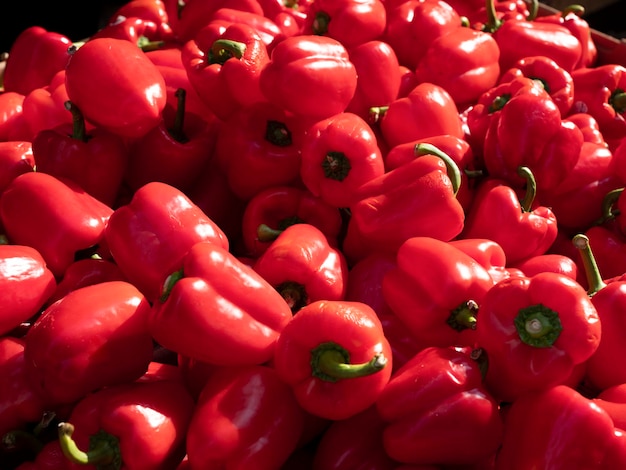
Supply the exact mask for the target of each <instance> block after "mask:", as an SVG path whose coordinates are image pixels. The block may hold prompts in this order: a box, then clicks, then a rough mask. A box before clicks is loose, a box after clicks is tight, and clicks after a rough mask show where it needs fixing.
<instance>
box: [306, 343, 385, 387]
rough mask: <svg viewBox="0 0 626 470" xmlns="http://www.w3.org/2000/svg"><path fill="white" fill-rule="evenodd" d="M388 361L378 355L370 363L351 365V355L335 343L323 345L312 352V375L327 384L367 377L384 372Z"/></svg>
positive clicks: (381, 355)
mask: <svg viewBox="0 0 626 470" xmlns="http://www.w3.org/2000/svg"><path fill="white" fill-rule="evenodd" d="M387 363H388V361H387V358H386V357H385V356H384V355H383V354H376V355H375V356H374V357H373V358H372V359H370V360H369V361H368V362H364V363H360V364H350V354H349V353H348V351H347V350H346V349H345V348H343V347H342V346H340V345H338V344H337V343H334V342H332V341H331V342H328V343H322V344H320V345H318V346H317V347H316V348H314V349H313V350H312V351H311V373H312V374H313V376H314V377H317V378H319V379H321V380H325V381H327V382H337V381H339V380H344V379H355V378H358V377H365V376H368V375H371V374H375V373H376V372H378V371H380V370H382V369H383V368H384V367H385V366H386V365H387Z"/></svg>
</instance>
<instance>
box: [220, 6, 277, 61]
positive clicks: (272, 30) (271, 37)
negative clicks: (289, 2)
mask: <svg viewBox="0 0 626 470" xmlns="http://www.w3.org/2000/svg"><path fill="white" fill-rule="evenodd" d="M209 24H210V25H211V26H213V27H218V28H220V29H226V28H228V27H229V26H230V25H233V24H244V25H248V26H251V27H252V29H253V30H254V31H256V33H257V34H258V35H259V37H260V38H261V41H262V42H263V44H265V47H266V48H267V51H268V53H270V54H271V52H272V50H273V49H274V47H275V46H276V44H278V43H279V42H280V41H282V40H283V39H285V37H286V36H285V34H284V33H283V30H282V29H281V28H280V27H279V26H278V25H277V24H276V23H275V22H274V21H273V20H272V19H270V18H268V17H267V16H264V15H262V14H259V13H253V12H248V11H241V10H237V9H234V8H226V7H222V8H218V9H217V10H216V11H215V13H213V15H212V16H211V21H210V22H209Z"/></svg>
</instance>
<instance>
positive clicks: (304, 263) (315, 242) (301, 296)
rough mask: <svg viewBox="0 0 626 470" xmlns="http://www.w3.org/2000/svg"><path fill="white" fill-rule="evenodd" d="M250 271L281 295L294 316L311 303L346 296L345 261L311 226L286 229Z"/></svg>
mask: <svg viewBox="0 0 626 470" xmlns="http://www.w3.org/2000/svg"><path fill="white" fill-rule="evenodd" d="M252 268H253V269H254V270H255V271H256V272H257V273H258V274H259V275H261V277H263V279H265V280H266V281H267V282H269V283H270V284H271V285H272V286H273V287H274V288H275V289H276V290H277V291H278V292H279V293H280V295H281V296H282V297H283V298H284V299H285V301H286V302H287V304H288V305H289V307H290V308H291V311H292V312H293V313H294V314H295V313H297V312H298V311H299V310H300V309H301V308H302V307H304V306H306V305H308V304H310V303H312V302H315V301H318V300H343V298H344V297H345V293H346V283H347V278H348V263H347V261H346V258H345V256H344V255H343V253H342V252H341V251H340V250H339V249H338V248H336V247H333V246H332V245H330V243H329V240H328V239H327V238H326V235H324V233H323V232H322V231H321V230H319V229H318V228H317V227H315V226H314V225H311V224H307V223H301V224H294V225H291V226H290V227H287V228H286V229H285V230H284V231H282V233H280V235H278V237H276V239H275V240H274V241H273V242H272V243H271V244H270V245H269V246H268V247H267V249H266V250H265V251H264V252H263V253H262V254H261V255H260V256H259V257H258V258H257V259H256V260H255V261H254V264H253V265H252Z"/></svg>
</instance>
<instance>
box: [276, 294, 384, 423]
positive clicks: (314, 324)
mask: <svg viewBox="0 0 626 470" xmlns="http://www.w3.org/2000/svg"><path fill="white" fill-rule="evenodd" d="M273 366H274V367H275V368H276V371H277V372H278V375H279V377H280V378H281V379H282V380H284V381H285V382H286V383H287V384H289V385H290V386H291V387H292V388H293V390H294V393H295V396H296V399H297V400H298V403H299V404H300V406H301V407H302V408H303V409H304V410H305V411H307V412H309V413H311V414H313V415H315V416H319V417H322V418H325V419H330V420H340V419H346V418H349V417H350V416H354V415H356V414H357V413H360V412H361V411H364V410H365V409H367V408H368V407H370V406H371V405H373V404H374V403H375V401H376V399H377V398H378V396H379V395H380V393H381V392H382V390H383V389H384V387H385V385H386V384H387V382H388V381H389V378H390V377H391V370H392V356H391V348H390V345H389V342H388V341H387V339H386V338H385V335H384V332H383V329H382V325H381V323H380V320H378V318H377V317H376V312H374V310H372V308H371V307H369V306H368V305H367V304H364V303H360V302H348V301H325V300H321V301H317V302H313V303H311V304H309V305H307V306H306V307H303V308H302V309H301V310H300V311H298V313H297V314H296V315H295V316H294V317H293V319H292V320H291V321H290V322H289V323H288V324H287V325H285V327H284V328H283V330H282V332H281V333H280V336H279V337H278V340H277V341H276V348H275V351H274V358H273Z"/></svg>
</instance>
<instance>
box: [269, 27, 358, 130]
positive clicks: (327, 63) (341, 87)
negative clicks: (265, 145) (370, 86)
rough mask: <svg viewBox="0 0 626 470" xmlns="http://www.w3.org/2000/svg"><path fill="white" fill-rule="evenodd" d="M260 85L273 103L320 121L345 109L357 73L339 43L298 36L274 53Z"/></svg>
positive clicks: (278, 47) (287, 41)
mask: <svg viewBox="0 0 626 470" xmlns="http://www.w3.org/2000/svg"><path fill="white" fill-rule="evenodd" d="M294 83H297V84H298V86H293V84H294ZM260 86H261V92H262V93H263V95H264V96H265V98H266V99H267V100H268V101H269V102H270V103H273V104H275V105H277V106H279V107H281V108H283V109H285V110H287V111H289V112H291V113H294V114H296V115H301V116H303V117H307V118H311V119H316V120H321V119H326V118H329V117H331V116H334V115H336V114H339V113H342V112H344V111H345V110H346V108H347V107H348V105H349V104H350V101H352V98H353V97H354V94H355V91H356V87H357V72H356V68H355V66H354V64H353V63H352V62H351V61H350V57H349V55H348V51H347V50H346V48H345V47H344V45H343V44H341V43H340V42H339V41H337V40H335V39H332V38H329V37H326V36H313V35H297V36H293V37H289V38H286V39H284V40H283V41H281V42H280V43H278V44H277V45H276V47H275V48H274V49H273V50H272V57H271V60H270V61H269V63H268V64H267V65H266V66H265V67H264V68H263V70H262V71H261V74H260Z"/></svg>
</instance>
